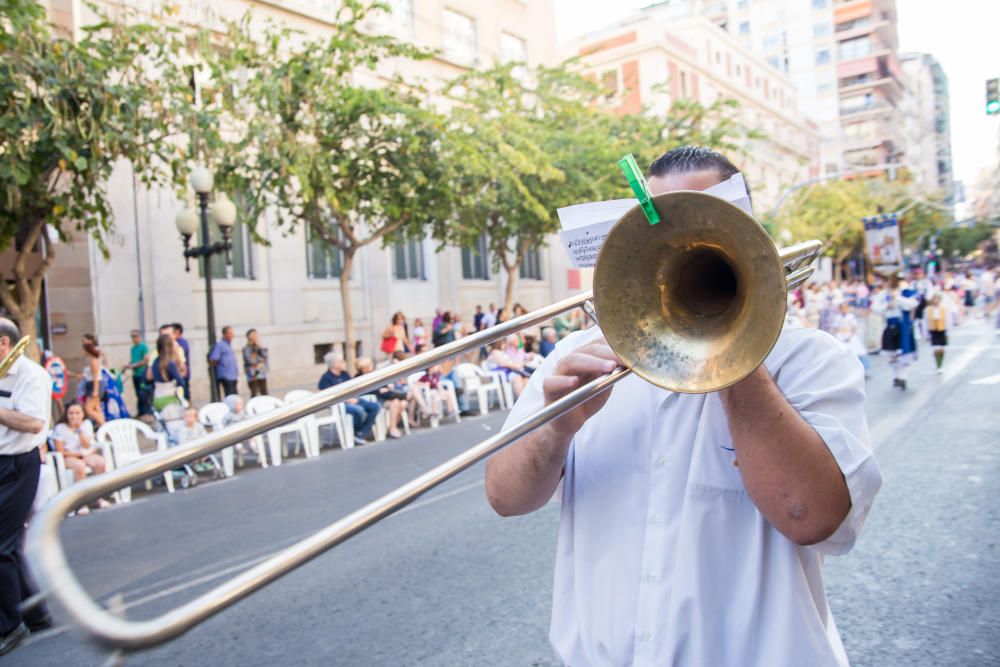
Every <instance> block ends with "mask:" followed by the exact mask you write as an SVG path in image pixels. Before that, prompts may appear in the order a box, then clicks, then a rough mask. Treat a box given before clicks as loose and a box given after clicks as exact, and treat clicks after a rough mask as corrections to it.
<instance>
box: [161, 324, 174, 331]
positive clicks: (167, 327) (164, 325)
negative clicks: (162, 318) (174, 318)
mask: <svg viewBox="0 0 1000 667" xmlns="http://www.w3.org/2000/svg"><path fill="white" fill-rule="evenodd" d="M173 328H174V325H173V324H161V325H160V328H159V329H158V330H157V331H159V332H160V333H163V330H164V329H173Z"/></svg>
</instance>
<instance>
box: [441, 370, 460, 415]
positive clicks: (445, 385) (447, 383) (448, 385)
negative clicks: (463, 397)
mask: <svg viewBox="0 0 1000 667" xmlns="http://www.w3.org/2000/svg"><path fill="white" fill-rule="evenodd" d="M441 388H442V389H444V390H445V391H446V392H448V393H449V394H450V395H451V404H452V405H454V406H455V414H453V415H452V417H453V418H454V419H455V423H456V424H461V423H462V415H461V414H460V413H461V412H462V411H461V410H459V409H458V394H457V393H456V392H455V383H454V382H452V381H451V380H441Z"/></svg>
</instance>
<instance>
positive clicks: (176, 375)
mask: <svg viewBox="0 0 1000 667" xmlns="http://www.w3.org/2000/svg"><path fill="white" fill-rule="evenodd" d="M176 347H177V343H175V342H174V337H173V336H172V335H171V334H168V333H165V334H160V337H159V338H157V339H156V359H154V360H153V361H152V362H151V363H150V364H149V366H148V367H147V369H146V380H148V381H149V382H152V383H153V409H154V410H156V411H157V412H163V410H164V408H167V407H168V406H171V405H180V402H181V401H180V399H179V398H178V397H177V389H178V388H180V389H182V390H183V387H184V372H183V370H182V369H181V367H179V366H178V365H177V353H176V352H175V351H174V350H175V348H176Z"/></svg>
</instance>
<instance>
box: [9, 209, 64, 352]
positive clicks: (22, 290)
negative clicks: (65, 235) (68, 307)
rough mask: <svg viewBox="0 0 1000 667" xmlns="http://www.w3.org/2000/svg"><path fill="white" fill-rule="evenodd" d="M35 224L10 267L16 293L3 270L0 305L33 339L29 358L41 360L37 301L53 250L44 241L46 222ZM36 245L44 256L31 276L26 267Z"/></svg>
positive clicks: (40, 295) (24, 333) (22, 331)
mask: <svg viewBox="0 0 1000 667" xmlns="http://www.w3.org/2000/svg"><path fill="white" fill-rule="evenodd" d="M32 225H33V226H32V227H31V229H29V231H28V233H27V235H26V236H25V238H24V241H23V243H22V245H21V250H20V251H18V252H17V254H16V255H15V259H14V265H13V267H11V277H12V278H13V279H14V290H15V291H16V296H15V295H14V294H13V293H12V292H11V290H9V289H7V286H6V284H5V282H6V279H7V277H6V276H5V275H4V272H3V271H0V304H2V305H3V306H4V308H6V309H7V310H8V311H10V314H11V316H12V317H13V318H14V319H15V320H16V321H17V325H18V329H20V331H21V336H28V337H29V338H30V342H29V343H28V348H27V350H25V354H26V355H27V356H28V357H29V358H30V359H34V360H35V361H40V360H41V358H42V355H41V351H40V350H39V349H38V329H37V328H36V326H35V314H36V313H37V312H38V304H39V301H41V297H42V283H43V281H44V280H45V275H46V273H48V270H49V267H51V266H52V260H53V257H54V253H53V248H52V246H51V245H50V244H48V243H46V242H45V238H44V236H43V235H44V227H45V225H44V222H42V221H41V220H39V221H37V222H35V223H32ZM36 246H37V247H38V249H39V253H40V254H41V255H42V259H41V262H40V263H39V264H38V267H37V268H36V269H35V270H33V271H31V273H30V275H29V272H28V268H27V265H28V258H29V256H31V255H33V254H34V250H35V248H36ZM16 342H17V341H16V340H15V341H11V343H12V344H13V343H16Z"/></svg>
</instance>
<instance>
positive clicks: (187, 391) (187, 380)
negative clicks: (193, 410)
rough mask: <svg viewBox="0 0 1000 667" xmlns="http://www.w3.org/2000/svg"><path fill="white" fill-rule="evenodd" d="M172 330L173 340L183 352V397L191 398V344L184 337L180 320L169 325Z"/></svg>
mask: <svg viewBox="0 0 1000 667" xmlns="http://www.w3.org/2000/svg"><path fill="white" fill-rule="evenodd" d="M170 328H171V329H172V330H173V335H174V342H176V343H177V344H178V345H179V346H180V348H181V350H182V351H183V352H184V398H186V399H187V400H189V401H190V400H191V345H190V344H189V343H188V342H187V339H186V338H184V327H183V326H181V323H180V322H174V323H173V324H171V325H170Z"/></svg>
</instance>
